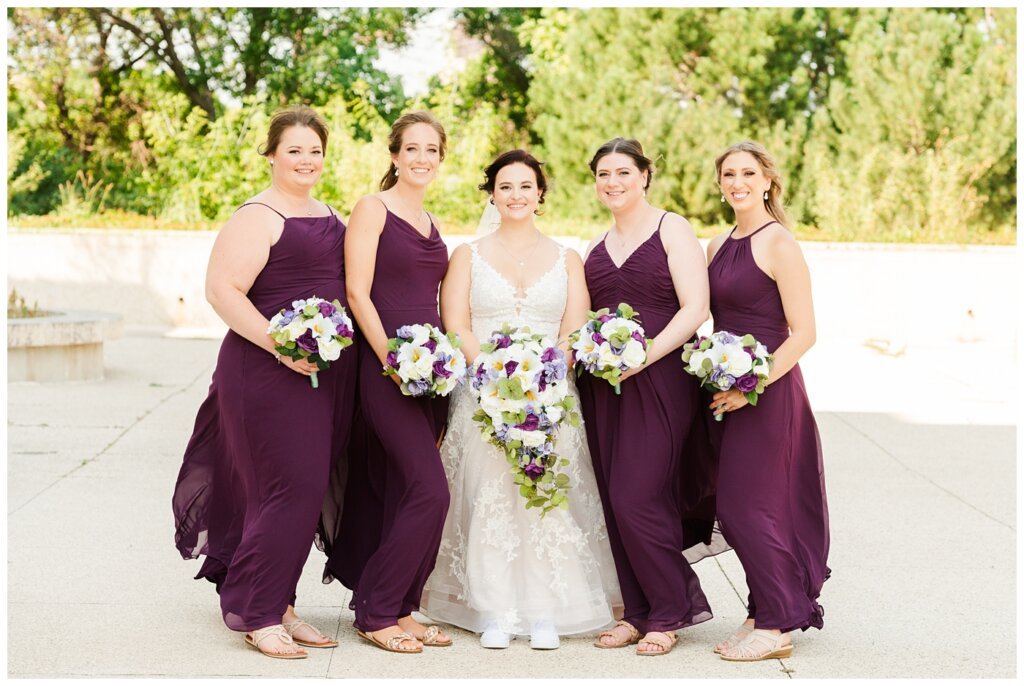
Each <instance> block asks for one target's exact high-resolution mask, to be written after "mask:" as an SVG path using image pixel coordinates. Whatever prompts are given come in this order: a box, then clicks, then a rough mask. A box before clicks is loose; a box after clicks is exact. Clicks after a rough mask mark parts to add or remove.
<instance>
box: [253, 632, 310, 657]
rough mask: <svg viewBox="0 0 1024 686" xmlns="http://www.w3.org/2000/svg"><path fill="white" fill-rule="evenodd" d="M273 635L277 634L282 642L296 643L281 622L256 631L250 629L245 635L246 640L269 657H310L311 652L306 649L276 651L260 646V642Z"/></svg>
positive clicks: (286, 643)
mask: <svg viewBox="0 0 1024 686" xmlns="http://www.w3.org/2000/svg"><path fill="white" fill-rule="evenodd" d="M271 636H276V637H277V638H278V639H279V640H280V641H281V643H284V644H285V645H288V644H294V643H295V641H293V640H292V637H291V636H289V635H288V631H287V630H285V628H284V626H283V625H281V624H274V625H273V626H268V627H264V628H262V629H257V630H256V631H250V632H249V633H247V634H246V635H245V642H246V643H248V644H249V645H251V646H252V647H253V648H255V649H256V650H258V651H260V652H261V653H263V654H264V655H266V656H267V657H276V658H278V659H281V660H301V659H302V658H304V657H309V653H307V652H306V651H305V650H297V651H296V652H294V653H274V652H271V651H269V650H263V648H261V647H260V643H261V642H262V641H263V640H264V639H267V638H270V637H271Z"/></svg>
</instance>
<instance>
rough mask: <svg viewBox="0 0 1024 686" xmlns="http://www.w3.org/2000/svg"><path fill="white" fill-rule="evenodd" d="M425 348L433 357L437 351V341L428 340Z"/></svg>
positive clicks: (424, 345)
mask: <svg viewBox="0 0 1024 686" xmlns="http://www.w3.org/2000/svg"><path fill="white" fill-rule="evenodd" d="M423 347H424V348H426V349H427V350H429V351H430V354H431V355H433V354H434V351H435V350H437V341H435V340H433V339H431V338H428V339H427V342H426V343H424V344H423ZM449 359H450V358H449Z"/></svg>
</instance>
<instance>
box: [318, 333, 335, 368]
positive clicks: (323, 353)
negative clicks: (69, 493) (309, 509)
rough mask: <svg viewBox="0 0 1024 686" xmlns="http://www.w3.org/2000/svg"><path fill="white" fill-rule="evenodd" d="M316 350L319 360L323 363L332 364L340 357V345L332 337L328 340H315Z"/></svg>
mask: <svg viewBox="0 0 1024 686" xmlns="http://www.w3.org/2000/svg"><path fill="white" fill-rule="evenodd" d="M316 348H317V352H318V353H319V354H320V359H322V360H323V361H325V362H334V361H335V360H336V359H338V358H339V357H341V343H340V342H338V339H336V338H334V337H333V336H331V337H329V338H317V339H316Z"/></svg>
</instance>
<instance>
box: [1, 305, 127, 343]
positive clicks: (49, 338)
mask: <svg viewBox="0 0 1024 686" xmlns="http://www.w3.org/2000/svg"><path fill="white" fill-rule="evenodd" d="M123 329H124V320H123V319H122V317H121V315H119V314H111V313H109V312H88V311H83V310H68V311H67V312H56V313H54V314H51V315H48V316H46V317H29V318H26V319H8V320H7V348H8V349H11V348H43V347H54V346H65V345H89V344H92V343H100V344H102V343H103V341H105V340H108V339H111V338H120V337H121V334H122V332H123Z"/></svg>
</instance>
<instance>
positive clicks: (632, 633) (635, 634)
mask: <svg viewBox="0 0 1024 686" xmlns="http://www.w3.org/2000/svg"><path fill="white" fill-rule="evenodd" d="M620 626H624V627H626V628H627V629H629V638H628V639H627V640H625V641H619V642H618V643H601V639H602V638H604V637H605V636H611V637H612V638H615V634H613V633H612V632H613V631H614V630H615V629H617V628H618V627H620ZM639 640H640V632H639V631H637V630H636V627H635V626H633V625H632V624H630V623H629V622H627V621H626V620H624V619H620V620H619V621H617V622H615V626H613V627H612V628H611V629H608V630H607V631H602V632H601V633H600V634H598V635H597V640H596V641H594V646H596V647H598V648H625V647H626V646H628V645H633V644H634V643H637V642H638V641H639Z"/></svg>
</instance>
